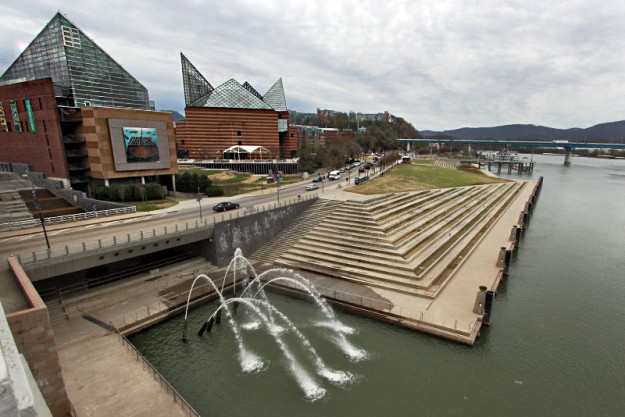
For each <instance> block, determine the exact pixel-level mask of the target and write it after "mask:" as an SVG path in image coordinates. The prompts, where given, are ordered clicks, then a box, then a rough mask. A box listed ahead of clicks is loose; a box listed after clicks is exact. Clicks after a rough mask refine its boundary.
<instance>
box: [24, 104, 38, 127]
mask: <svg viewBox="0 0 625 417" xmlns="http://www.w3.org/2000/svg"><path fill="white" fill-rule="evenodd" d="M24 107H25V108H26V115H27V116H28V129H29V130H30V131H31V132H33V133H35V132H37V124H36V123H35V114H34V113H33V106H32V104H31V102H30V99H29V98H25V99H24Z"/></svg>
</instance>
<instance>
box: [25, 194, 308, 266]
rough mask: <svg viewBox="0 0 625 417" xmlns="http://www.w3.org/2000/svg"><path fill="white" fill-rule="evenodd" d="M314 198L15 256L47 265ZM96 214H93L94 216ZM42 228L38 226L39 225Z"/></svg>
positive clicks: (293, 199) (306, 196) (27, 262)
mask: <svg viewBox="0 0 625 417" xmlns="http://www.w3.org/2000/svg"><path fill="white" fill-rule="evenodd" d="M313 198H317V194H316V193H315V194H312V195H304V196H303V197H302V196H299V197H297V198H291V199H288V200H286V201H283V202H281V203H272V204H263V205H262V206H257V207H254V210H253V211H252V210H237V211H236V212H235V213H234V215H233V214H232V212H230V213H227V214H226V213H224V214H222V215H221V220H220V219H218V217H217V216H215V217H213V220H212V221H209V220H208V219H207V218H204V220H201V221H200V220H195V221H194V222H185V223H176V224H174V225H171V226H164V227H161V228H154V229H152V230H148V231H141V232H137V233H127V234H126V235H121V236H113V237H111V238H104V239H98V240H97V241H91V242H82V243H81V244H79V245H65V246H62V247H54V248H51V249H49V250H47V249H46V250H41V251H36V252H35V251H33V252H31V253H27V254H19V255H17V259H18V260H19V262H20V263H21V264H22V265H27V264H32V263H35V262H40V261H46V260H49V259H53V258H62V257H66V256H70V255H76V254H80V253H85V252H88V251H97V250H100V249H102V248H107V247H108V248H110V247H114V246H117V245H122V244H129V243H133V242H140V241H142V240H145V239H154V238H156V237H158V236H167V235H170V234H171V235H175V234H178V233H182V232H188V231H189V230H193V229H201V228H209V227H213V226H214V225H215V224H216V223H218V222H223V221H228V220H233V219H235V218H240V217H246V216H249V215H252V214H255V213H260V212H263V211H269V210H273V209H275V208H278V207H284V206H288V205H291V204H295V203H299V202H301V201H306V200H310V199H313ZM94 213H95V212H94ZM38 224H41V223H38Z"/></svg>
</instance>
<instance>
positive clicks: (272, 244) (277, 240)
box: [248, 198, 342, 264]
mask: <svg viewBox="0 0 625 417" xmlns="http://www.w3.org/2000/svg"><path fill="white" fill-rule="evenodd" d="M341 204H342V202H340V201H334V200H324V199H321V198H319V199H317V201H315V202H314V203H313V204H312V205H311V206H310V207H309V208H308V209H306V211H305V212H304V213H302V214H301V215H299V216H298V217H297V219H296V220H295V221H293V222H292V223H291V224H289V226H288V227H286V228H285V229H284V230H282V231H281V232H280V233H278V234H277V235H276V236H274V237H273V239H271V240H270V241H269V242H267V243H265V244H264V245H263V246H262V247H261V248H259V249H258V250H256V251H255V252H254V253H253V254H251V255H250V256H248V258H250V260H253V261H257V262H262V263H267V264H273V263H274V262H275V261H276V259H277V258H278V256H280V255H281V254H283V253H284V252H286V251H288V250H289V249H290V248H291V247H293V245H295V244H296V243H297V241H299V240H300V239H301V238H302V237H304V236H305V235H306V234H308V232H310V231H311V230H312V229H314V228H315V226H317V225H318V224H319V223H320V222H321V221H323V220H324V219H326V218H328V217H329V216H331V215H332V213H333V212H334V211H335V209H336V208H338V207H340V206H341Z"/></svg>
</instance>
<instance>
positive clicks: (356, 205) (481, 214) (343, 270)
mask: <svg viewBox="0 0 625 417" xmlns="http://www.w3.org/2000/svg"><path fill="white" fill-rule="evenodd" d="M524 185H525V183H502V184H491V185H484V186H473V187H460V188H451V189H441V190H433V191H422V192H415V193H402V194H391V195H388V196H385V197H382V198H376V199H372V200H368V201H365V202H361V201H348V202H345V203H344V204H342V205H341V206H340V207H337V208H336V209H335V210H334V212H333V214H332V216H329V217H327V218H326V219H325V220H324V221H323V222H321V223H319V225H318V226H316V227H315V228H314V229H313V230H311V231H310V232H309V233H308V234H306V236H305V237H303V238H301V239H299V241H298V242H297V243H292V244H290V245H288V247H290V249H288V251H285V252H282V251H281V250H276V253H283V254H282V256H281V257H280V258H278V259H277V260H276V261H275V263H277V264H279V265H283V266H287V267H292V268H299V269H304V270H308V271H313V272H316V273H320V274H326V275H332V276H334V277H340V278H344V279H347V280H350V281H353V282H357V283H360V284H365V285H370V286H374V287H379V288H385V289H388V290H392V291H398V292H404V293H409V294H412V295H420V296H423V297H428V298H431V297H433V296H434V295H435V294H436V293H437V292H438V291H439V290H440V289H441V288H442V287H443V286H444V284H445V283H446V282H447V279H448V278H449V277H450V276H451V274H452V273H453V270H454V269H455V268H456V267H457V266H458V264H459V263H460V262H462V259H463V258H464V257H465V256H466V255H468V253H469V252H470V251H471V249H472V248H473V247H474V246H475V245H476V244H477V242H478V241H479V239H480V238H481V236H482V235H483V234H485V232H486V231H487V230H488V228H489V227H490V226H491V225H492V223H493V222H494V220H496V219H497V218H498V216H499V215H500V214H501V213H502V211H503V210H504V209H505V207H507V206H508V204H509V203H510V202H511V201H512V200H513V199H514V197H515V196H516V195H517V194H518V193H519V192H520V191H521V189H522V188H523V187H524ZM496 256H497V254H493V257H494V260H493V262H494V261H495V258H496Z"/></svg>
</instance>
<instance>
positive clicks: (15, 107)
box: [9, 100, 22, 133]
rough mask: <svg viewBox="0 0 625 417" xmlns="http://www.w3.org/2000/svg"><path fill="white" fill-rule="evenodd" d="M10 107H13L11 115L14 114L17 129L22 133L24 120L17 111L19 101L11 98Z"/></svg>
mask: <svg viewBox="0 0 625 417" xmlns="http://www.w3.org/2000/svg"><path fill="white" fill-rule="evenodd" d="M9 107H11V115H12V116H13V124H14V125H15V131H16V132H17V133H22V122H21V120H20V114H19V113H18V111H17V102H16V101H15V100H9Z"/></svg>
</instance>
